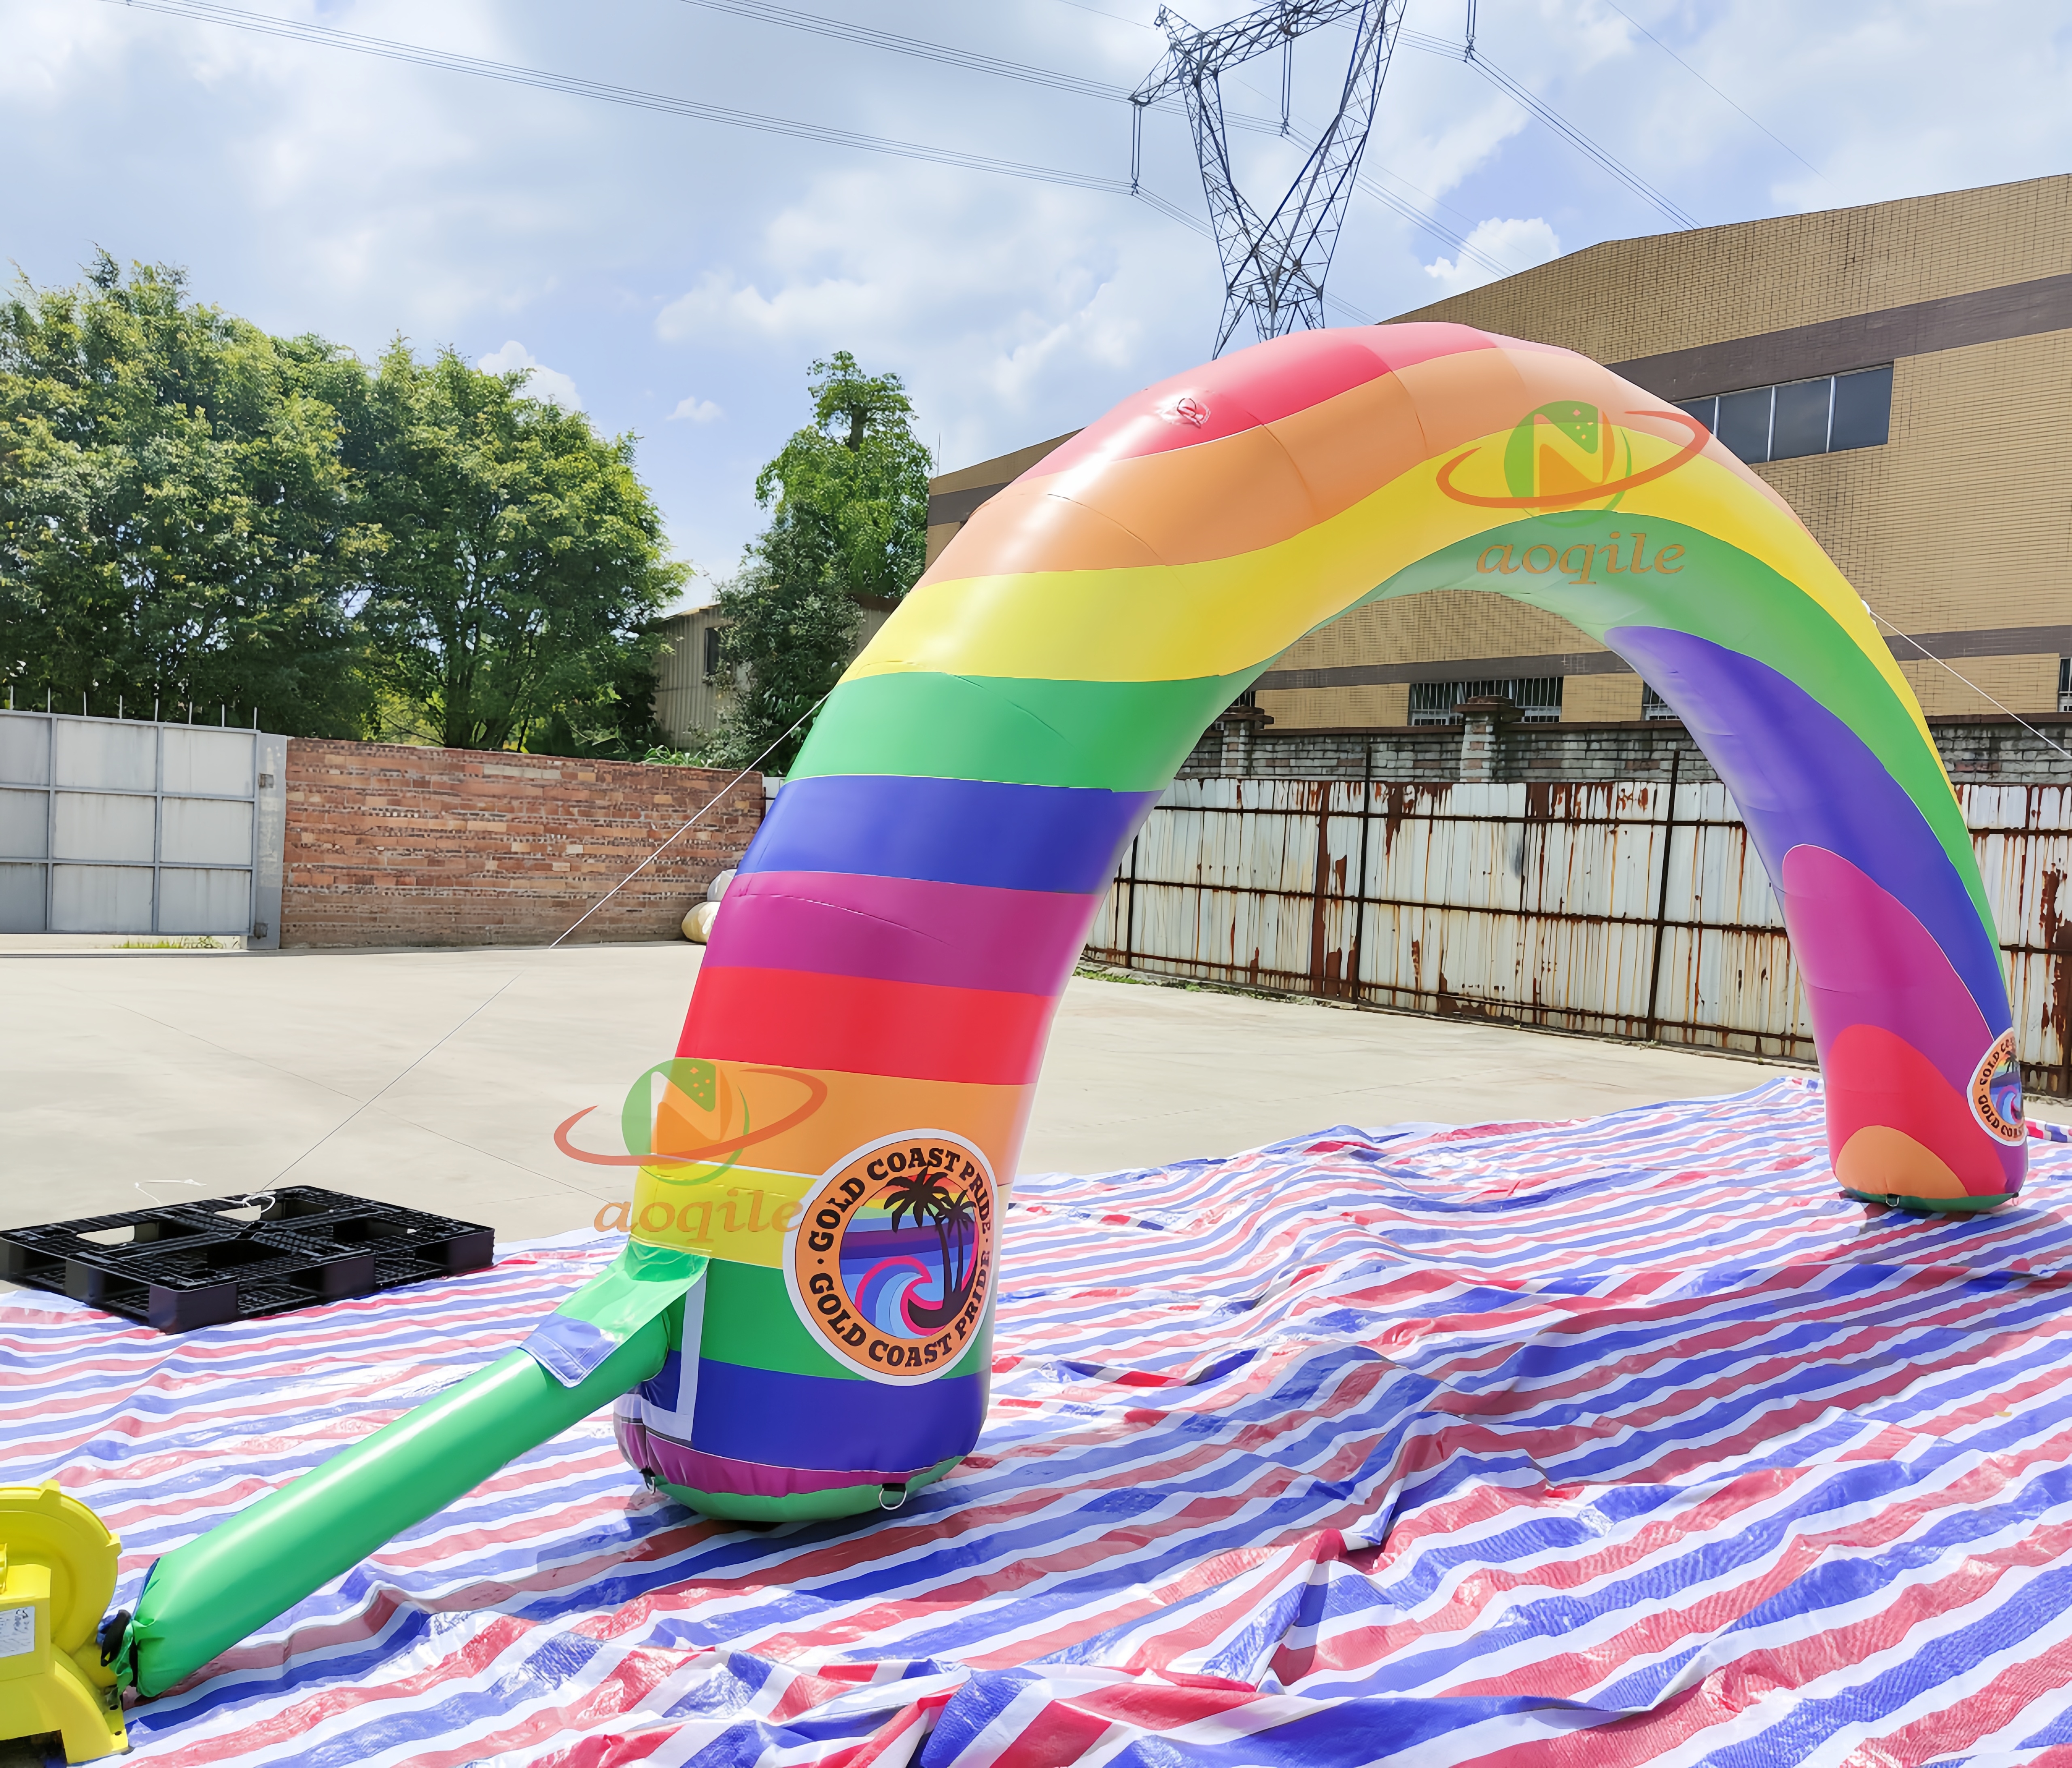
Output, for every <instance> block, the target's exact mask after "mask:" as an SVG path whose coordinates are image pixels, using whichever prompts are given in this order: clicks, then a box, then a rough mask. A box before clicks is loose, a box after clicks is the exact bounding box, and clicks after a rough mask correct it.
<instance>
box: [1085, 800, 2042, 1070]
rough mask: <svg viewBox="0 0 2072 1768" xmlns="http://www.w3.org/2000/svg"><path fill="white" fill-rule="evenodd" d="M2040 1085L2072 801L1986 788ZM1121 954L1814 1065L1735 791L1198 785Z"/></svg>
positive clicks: (2027, 1045) (1992, 886)
mask: <svg viewBox="0 0 2072 1768" xmlns="http://www.w3.org/2000/svg"><path fill="white" fill-rule="evenodd" d="M1958 796H1959V800H1961V801H1962V803H1963V807H1964V814H1965V817H1966V820H1967V822H1968V823H1969V824H1970V827H1971V837H1972V840H1973V841H1974V843H1975V845H1976V848H1977V851H1978V855H1979V870H1980V872H1981V873H1982V874H1984V879H1985V886H1986V892H1987V896H1988V900H1989V901H1990V902H1991V903H1992V908H1993V914H1994V916H1995V919H1996V923H1997V925H1998V927H1999V929H2000V941H2001V944H2002V946H2003V948H2004V950H2005V951H2006V952H2007V953H2008V981H2009V989H2010V992H2011V994H2012V999H2013V1002H2014V1018H2015V1026H2016V1034H2017V1036H2018V1037H2019V1038H2020V1040H2021V1057H2022V1062H2023V1065H2024V1067H2025V1071H2026V1072H2027V1075H2028V1079H2029V1087H2030V1088H2031V1089H2032V1090H2033V1091H2035V1092H2051V1093H2058V1094H2072V1074H2068V1071H2067V1040H2066V1007H2067V1005H2068V1002H2072V891H2068V890H2067V889H2066V877H2067V875H2068V873H2072V788H2066V787H2058V786H1979V785H1971V786H1963V787H1959V790H1958ZM1087 954H1088V956H1091V957H1092V958H1095V959H1096V960H1100V961H1103V962H1106V963H1110V964H1123V965H1126V966H1129V967H1132V968H1137V969H1141V970H1146V971H1151V972H1159V973H1163V974H1165V975H1170V976H1179V977H1194V978H1198V979H1200V980H1202V981H1220V982H1235V983H1243V984H1248V985H1252V986H1256V987H1260V988H1266V989H1285V990H1288V991H1291V992H1293V993H1304V994H1322V995H1330V996H1335V997H1341V998H1346V999H1352V1000H1358V1001H1365V1002H1368V1003H1371V1004H1373V1005H1380V1006H1390V1007H1407V1008H1411V1009H1418V1010H1421V1011H1424V1012H1437V1013H1446V1014H1475V1015H1479V1016H1482V1017H1486V1018H1496V1019H1508V1020H1519V1021H1523V1022H1526V1023H1528V1024H1532V1025H1539V1026H1557V1027H1560V1028H1563V1029H1566V1030H1576V1031H1587V1032H1597V1033H1601V1034H1608V1035H1611V1036H1614V1037H1624V1038H1659V1039H1661V1040H1662V1041H1663V1042H1672V1043H1688V1044H1700V1045H1708V1046H1712V1047H1715V1048H1725V1049H1732V1050H1741V1051H1749V1052H1751V1053H1755V1054H1759V1055H1774V1056H1786V1057H1793V1058H1797V1059H1802V1060H1810V1059H1811V1057H1812V1055H1813V1034H1812V1024H1811V1020H1810V1018H1808V1016H1807V1010H1806V1002H1805V998H1804V996H1803V993H1802V991H1801V990H1800V989H1799V981H1798V976H1797V972H1796V969H1795V968H1794V964H1793V961H1792V955H1791V949H1790V941H1789V940H1788V939H1787V938H1786V934H1785V931H1784V921H1783V917H1782V915H1780V914H1779V912H1778V906H1777V903H1776V899H1775V898H1774V896H1773V895H1772V894H1771V893H1770V884H1769V881H1768V879H1767V878H1766V876H1765V874H1764V872H1763V869H1762V861H1761V859H1760V858H1759V857H1757V853H1756V851H1755V847H1754V844H1753V842H1752V841H1750V840H1749V835H1748V831H1747V830H1746V828H1744V827H1743V825H1742V824H1741V819H1740V817H1739V816H1738V815H1737V812H1736V811H1735V808H1734V805H1733V800H1731V799H1730V798H1729V796H1728V795H1727V791H1726V788H1725V787H1724V786H1721V785H1719V784H1717V783H1704V784H1691V783H1685V784H1682V785H1676V786H1671V785H1668V784H1664V783H1659V782H1647V783H1643V782H1628V781H1614V782H1605V783H1588V784H1582V783H1577V784H1560V783H1531V784H1527V783H1515V784H1494V785H1480V784H1475V785H1467V784H1463V785H1416V784H1408V783H1400V782H1392V781H1388V780H1374V781H1371V782H1364V781H1361V780H1357V779H1354V780H1343V779H1336V780H1331V779H1183V780H1179V781H1176V782H1175V783H1174V786H1173V787H1172V789H1171V790H1170V791H1168V792H1167V793H1166V795H1165V797H1164V798H1163V799H1162V800H1160V802H1159V804H1158V805H1157V808H1155V809H1154V810H1153V812H1152V813H1151V816H1150V818H1149V821H1147V822H1146V824H1145V827H1144V829H1143V832H1142V833H1141V834H1139V835H1138V837H1137V839H1136V841H1134V842H1133V843H1132V845H1131V846H1130V849H1129V851H1128V853H1127V854H1126V855H1125V856H1124V860H1123V863H1122V864H1121V865H1120V867H1119V868H1118V869H1117V871H1116V878H1115V882H1114V885H1113V886H1112V889H1111V890H1110V891H1109V894H1108V902H1107V903H1106V904H1105V906H1104V907H1103V909H1102V911H1101V912H1100V915H1097V916H1096V919H1095V922H1094V926H1093V931H1092V932H1091V934H1090V935H1088V945H1087Z"/></svg>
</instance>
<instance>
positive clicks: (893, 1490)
mask: <svg viewBox="0 0 2072 1768" xmlns="http://www.w3.org/2000/svg"><path fill="white" fill-rule="evenodd" d="M963 1459H964V1457H963V1456H961V1455H952V1456H951V1457H950V1458H948V1460H947V1461H939V1462H936V1463H935V1466H932V1467H931V1468H929V1469H928V1470H927V1471H926V1472H924V1473H919V1474H915V1476H914V1477H913V1478H911V1479H910V1480H908V1481H907V1482H906V1484H905V1485H904V1486H877V1485H871V1486H829V1487H828V1488H827V1489H826V1490H823V1491H816V1492H787V1493H785V1494H784V1495H783V1496H782V1497H764V1496H762V1495H759V1494H757V1493H754V1492H701V1491H695V1490H693V1489H692V1488H691V1487H689V1486H678V1485H675V1484H672V1482H670V1481H668V1480H666V1479H662V1478H656V1481H655V1486H656V1490H658V1491H664V1492H667V1493H668V1495H669V1496H670V1497H672V1498H673V1499H676V1502H677V1503H680V1504H685V1505H688V1506H689V1507H690V1508H691V1509H693V1510H694V1511H697V1513H698V1514H699V1515H701V1516H709V1517H711V1518H712V1519H713V1521H715V1522H722V1523H817V1522H825V1521H827V1520H828V1519H830V1518H833V1517H837V1516H866V1515H876V1514H878V1513H879V1512H881V1511H896V1510H898V1508H899V1507H900V1506H901V1505H902V1504H904V1503H906V1500H907V1499H909V1498H911V1497H912V1496H913V1495H914V1494H915V1492H917V1491H919V1490H921V1488H922V1487H923V1486H932V1485H934V1484H935V1482H936V1481H937V1480H939V1479H940V1478H942V1477H943V1474H947V1473H948V1471H949V1470H951V1469H952V1467H954V1466H956V1464H957V1463H958V1462H960V1461H962V1460H963Z"/></svg>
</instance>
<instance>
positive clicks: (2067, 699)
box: [2058, 657, 2072, 712]
mask: <svg viewBox="0 0 2072 1768" xmlns="http://www.w3.org/2000/svg"><path fill="white" fill-rule="evenodd" d="M2058 710H2059V711H2060V712H2072V657H2060V658H2059V659H2058Z"/></svg>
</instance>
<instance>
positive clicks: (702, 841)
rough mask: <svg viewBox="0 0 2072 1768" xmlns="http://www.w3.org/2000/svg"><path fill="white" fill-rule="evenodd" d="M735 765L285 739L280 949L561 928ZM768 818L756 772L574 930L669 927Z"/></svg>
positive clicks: (646, 936) (465, 939)
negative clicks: (717, 768)
mask: <svg viewBox="0 0 2072 1768" xmlns="http://www.w3.org/2000/svg"><path fill="white" fill-rule="evenodd" d="M731 777H732V776H731V775H729V774H726V773H722V772H713V771H708V770H706V769H704V768H698V767H643V766H640V765H639V764H638V763H624V762H609V761H576V760H569V759H565V758H563V757H560V756H556V755H520V754H505V753H501V752H498V751H495V750H468V749H418V748H405V747H403V746H399V745H397V744H393V743H372V742H305V741H303V740H302V739H300V738H297V739H295V740H294V741H292V742H290V743H289V745H288V770H287V779H286V785H287V832H286V853H285V854H284V856H283V857H284V861H285V865H286V876H285V880H284V882H283V886H282V898H281V944H282V945H283V946H384V945H535V944H545V942H547V941H549V940H553V938H554V937H555V936H556V935H557V934H559V933H560V932H561V931H562V930H563V929H564V928H565V927H568V926H569V923H571V922H573V921H574V920H575V919H576V918H577V917H578V915H581V914H582V912H583V911H584V910H585V909H586V908H588V907H590V905H591V904H592V903H594V902H596V901H597V900H598V898H600V897H601V896H602V895H603V894H605V892H606V891H607V890H610V889H611V886H613V885H615V884H616V883H618V882H619V880H620V879H621V878H624V877H625V876H626V875H627V873H629V872H631V870H633V869H634V868H635V866H636V865H639V863H640V862H641V861H642V860H643V859H645V858H646V857H648V854H649V853H652V852H653V851H654V849H656V847H657V846H659V845H660V844H661V843H662V842H663V841H664V840H665V839H667V837H668V836H669V835H671V834H672V833H674V832H675V831H676V829H677V828H680V827H681V826H682V825H683V824H685V823H686V822H689V820H690V819H691V818H692V816H693V815H695V814H696V813H697V812H698V811H699V810H700V809H701V808H702V807H703V806H704V805H705V804H707V802H708V801H709V800H711V799H712V797H713V795H714V794H715V793H717V792H718V791H720V790H721V789H722V787H725V786H726V783H727V781H728V780H729V779H730V778H731ZM762 816H763V782H762V779H761V777H760V776H759V775H754V774H751V775H749V776H748V778H747V779H745V780H743V781H742V783H740V785H738V787H735V788H734V791H733V792H732V793H731V794H730V796H729V797H728V798H727V800H726V801H725V802H724V803H723V804H717V805H715V806H714V807H713V808H712V809H711V810H709V811H708V812H706V813H705V816H704V817H703V818H702V819H701V820H700V822H699V823H698V824H697V827H696V828H693V829H692V830H691V831H690V833H689V834H687V835H685V836H683V837H681V838H680V839H679V840H677V841H675V842H674V843H673V844H672V845H671V846H670V847H669V849H668V851H667V852H666V853H664V855H663V856H662V857H661V858H660V859H658V860H657V861H656V862H655V863H654V864H653V865H651V866H649V867H648V870H646V871H645V872H643V873H642V874H640V876H639V878H635V880H634V881H633V882H631V884H629V885H627V886H626V888H625V889H623V890H621V891H619V894H617V895H616V896H615V897H613V898H611V901H609V902H608V903H606V904H605V905H604V907H602V908H601V909H599V910H598V911H597V913H595V914H594V915H591V916H590V919H589V920H587V921H586V922H585V923H583V925H582V928H581V930H580V931H578V932H577V933H576V935H574V937H575V939H576V940H580V941H586V942H587V941H595V940H660V939H668V938H672V937H675V936H676V935H677V934H678V932H679V929H680V923H681V922H682V920H683V917H684V912H685V910H687V909H688V908H689V907H690V906H691V904H692V903H695V902H697V901H699V900H701V898H703V897H704V895H705V886H706V885H707V884H708V883H709V882H711V880H712V878H713V874H715V873H717V872H720V871H722V870H725V869H726V867H728V866H730V865H734V863H735V862H736V861H738V859H739V858H740V857H741V854H742V851H743V850H744V849H746V846H747V845H748V841H749V838H750V837H751V836H752V835H753V834H754V833H755V828H756V825H757V824H758V823H759V822H760V821H761V820H762Z"/></svg>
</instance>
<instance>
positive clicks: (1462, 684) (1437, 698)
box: [1410, 676, 1561, 725]
mask: <svg viewBox="0 0 2072 1768" xmlns="http://www.w3.org/2000/svg"><path fill="white" fill-rule="evenodd" d="M1492 693H1500V694H1502V695H1503V697H1505V698H1506V699H1507V700H1508V701H1510V702H1511V704H1512V705H1514V706H1515V707H1517V708H1518V709H1519V711H1520V712H1522V713H1524V715H1525V722H1527V724H1529V725H1551V724H1558V723H1560V719H1561V677H1560V676H1531V677H1527V678H1524V679H1521V680H1511V681H1413V682H1412V683H1411V684H1410V722H1411V723H1412V724H1413V725H1450V724H1457V723H1458V722H1460V716H1461V714H1460V711H1459V707H1460V704H1461V701H1463V700H1475V699H1479V698H1481V697H1482V696H1483V695H1485V694H1492Z"/></svg>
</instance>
